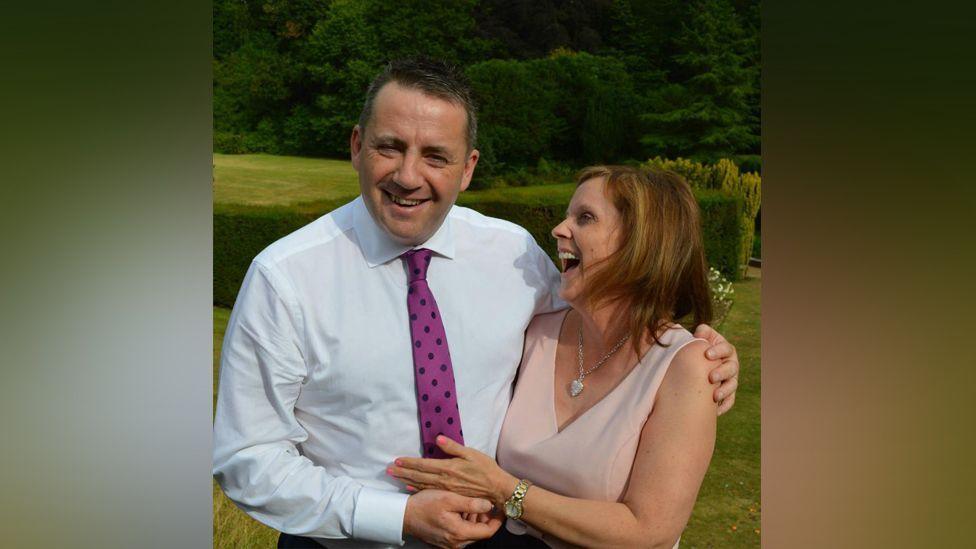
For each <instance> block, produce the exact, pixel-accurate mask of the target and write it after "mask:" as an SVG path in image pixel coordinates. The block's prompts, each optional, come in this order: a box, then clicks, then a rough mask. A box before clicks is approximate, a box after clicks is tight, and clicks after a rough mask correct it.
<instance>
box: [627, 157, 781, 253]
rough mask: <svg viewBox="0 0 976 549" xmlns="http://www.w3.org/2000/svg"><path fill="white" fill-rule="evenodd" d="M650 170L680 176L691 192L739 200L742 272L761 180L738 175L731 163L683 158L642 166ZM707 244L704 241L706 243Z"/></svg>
mask: <svg viewBox="0 0 976 549" xmlns="http://www.w3.org/2000/svg"><path fill="white" fill-rule="evenodd" d="M644 165H645V166H649V167H652V168H657V169H662V170H670V171H673V172H675V173H677V174H679V175H681V176H683V177H684V178H685V179H686V180H687V181H688V184H690V185H691V187H692V188H693V189H718V190H721V191H725V192H726V193H729V194H731V195H734V196H737V197H739V198H740V199H741V200H742V211H741V218H740V220H739V222H740V224H741V225H742V229H741V231H740V235H741V238H742V246H741V247H740V248H739V254H740V255H739V266H740V268H741V269H742V272H745V267H746V265H747V264H748V263H749V254H750V253H751V252H752V241H753V232H754V227H755V223H756V216H757V214H758V213H759V206H760V205H761V203H762V177H761V176H760V175H759V174H758V173H752V172H746V173H742V172H741V171H740V170H739V167H738V166H736V164H735V162H733V161H731V160H729V159H727V158H723V159H721V160H719V161H718V162H715V163H714V164H704V163H701V162H695V161H694V160H688V159H687V158H674V159H667V158H661V157H659V156H658V157H655V158H652V159H650V160H648V161H647V162H645V163H644ZM706 242H707V240H706Z"/></svg>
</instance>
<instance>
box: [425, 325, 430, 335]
mask: <svg viewBox="0 0 976 549" xmlns="http://www.w3.org/2000/svg"><path fill="white" fill-rule="evenodd" d="M424 333H425V334H429V333H430V326H424Z"/></svg>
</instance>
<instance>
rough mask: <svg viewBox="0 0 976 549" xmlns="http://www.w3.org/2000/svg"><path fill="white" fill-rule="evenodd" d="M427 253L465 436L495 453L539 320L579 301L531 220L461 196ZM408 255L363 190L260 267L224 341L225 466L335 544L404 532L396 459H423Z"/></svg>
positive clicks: (257, 514)
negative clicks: (527, 338)
mask: <svg viewBox="0 0 976 549" xmlns="http://www.w3.org/2000/svg"><path fill="white" fill-rule="evenodd" d="M418 248H428V249H430V250H432V251H433V252H434V255H433V259H432V260H431V263H430V268H429V271H428V273H427V281H428V283H429V285H430V288H431V291H432V292H433V294H434V297H435V298H436V299H437V303H438V306H439V308H440V312H441V316H442V318H443V321H444V328H445V330H446V332H447V339H448V342H449V344H450V348H451V359H452V364H453V368H454V376H455V381H456V384H457V396H458V404H459V407H460V414H461V426H462V428H463V430H464V439H465V443H466V444H467V445H468V446H470V447H472V448H476V449H478V450H480V451H482V452H485V453H486V454H488V455H494V454H495V446H496V444H497V441H498V434H499V431H500V429H501V425H502V420H503V419H504V417H505V410H506V408H507V407H508V403H509V400H510V398H511V386H512V381H513V378H514V376H515V372H516V369H517V367H518V364H519V360H520V359H521V356H522V345H523V336H524V332H525V329H526V327H527V326H528V324H529V321H530V320H531V319H532V317H533V316H534V315H536V314H539V313H545V312H550V311H553V310H556V309H558V308H561V307H564V306H565V305H564V304H563V303H562V302H561V301H560V300H559V298H558V297H557V296H556V289H557V288H558V286H559V274H558V272H557V270H556V268H555V266H554V265H553V264H552V261H550V259H549V257H548V256H546V254H545V253H544V252H543V251H542V250H541V249H540V248H539V246H538V244H536V242H535V240H534V239H533V238H532V237H531V235H530V234H529V233H528V232H527V231H526V230H525V229H523V228H521V227H519V226H517V225H514V224H512V223H509V222H507V221H503V220H499V219H493V218H489V217H485V216H483V215H481V214H479V213H477V212H475V211H473V210H469V209H467V208H461V207H457V206H455V207H453V208H452V209H451V211H450V213H449V214H448V216H447V218H446V220H445V221H444V223H443V224H442V225H441V227H440V229H438V231H437V232H436V233H435V234H434V236H432V237H431V238H430V240H428V241H427V242H425V243H424V244H422V245H421V246H418ZM407 250H408V248H407V247H404V246H401V245H399V244H396V243H395V242H393V241H392V240H390V239H389V237H388V236H387V235H386V233H385V232H383V230H382V229H381V228H380V227H378V226H377V225H376V224H375V222H374V221H373V219H372V217H371V216H370V214H369V212H368V210H366V207H365V205H364V204H363V201H362V198H357V199H356V200H354V201H352V202H350V203H349V204H346V205H344V206H342V207H341V208H339V209H337V210H335V211H334V212H332V213H330V214H328V215H325V216H323V217H321V218H319V219H317V220H316V221H314V222H312V223H310V224H309V225H307V226H305V227H303V228H301V229H299V230H298V231H296V232H294V233H292V234H290V235H288V236H286V237H284V238H282V239H281V240H279V241H277V242H275V243H274V244H272V245H271V246H269V247H268V248H267V249H265V250H264V251H262V252H261V253H260V254H259V255H258V256H257V257H256V258H255V259H254V261H253V262H252V264H251V266H250V268H249V270H248V272H247V275H246V277H245V278H244V283H243V285H242V286H241V290H240V294H239V295H238V298H237V302H236V304H235V306H234V311H233V313H232V314H231V317H230V322H229V324H228V326H227V332H226V335H225V337H224V343H223V351H222V354H221V370H220V388H219V390H218V401H217V410H216V416H215V420H214V456H213V473H214V476H215V478H216V479H217V482H218V483H219V484H220V486H221V487H222V488H223V490H224V492H225V493H226V494H227V495H228V497H230V499H232V500H233V501H234V502H235V503H236V504H237V505H238V506H239V507H240V508H241V509H243V510H244V511H245V512H247V513H248V514H249V515H251V516H252V517H254V518H255V519H257V520H259V521H260V522H262V523H264V524H267V525H269V526H271V527H272V528H275V529H277V530H281V531H283V532H287V533H291V534H295V535H302V536H310V537H317V538H327V539H323V540H322V541H323V542H324V543H327V544H328V545H329V546H330V547H384V546H390V545H401V544H403V543H404V540H403V539H402V525H403V514H404V510H405V508H406V501H407V497H408V495H407V494H406V492H405V491H404V490H403V486H402V484H400V483H399V482H397V481H395V480H393V479H391V478H390V477H388V476H387V475H386V472H385V470H386V467H387V466H388V465H390V464H391V462H392V460H393V459H394V458H396V457H398V456H420V455H421V454H420V452H421V442H420V427H419V425H418V422H417V400H416V392H415V385H414V365H413V353H412V350H411V337H410V322H409V320H408V318H407V274H406V271H405V268H404V265H403V261H402V260H401V259H399V256H400V254H402V253H403V252H405V251H407ZM406 542H407V543H408V544H409V545H420V543H419V541H417V540H413V539H407V540H406Z"/></svg>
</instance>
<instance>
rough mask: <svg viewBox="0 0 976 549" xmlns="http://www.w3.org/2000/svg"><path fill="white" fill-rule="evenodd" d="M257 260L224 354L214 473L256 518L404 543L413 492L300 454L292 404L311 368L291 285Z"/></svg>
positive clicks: (299, 530) (302, 529) (292, 529)
mask: <svg viewBox="0 0 976 549" xmlns="http://www.w3.org/2000/svg"><path fill="white" fill-rule="evenodd" d="M285 284H286V283H284V282H283V281H281V280H279V279H278V278H277V277H276V276H275V274H274V273H272V272H271V271H270V270H269V269H267V268H265V267H264V266H262V265H260V264H258V263H252V264H251V268H250V269H249V270H248V273H247V276H246V277H245V279H244V284H243V286H242V287H241V291H240V295H239V296H238V299H237V302H236V304H235V307H234V312H233V314H232V315H231V319H230V323H229V324H228V326H227V332H226V335H225V338H224V345H223V349H222V353H221V371H220V388H219V390H218V399H217V410H216V414H215V418H214V455H213V474H214V478H215V479H216V480H217V482H218V483H219V484H220V486H221V487H222V488H223V490H224V492H225V493H226V494H227V496H228V497H229V498H230V499H232V500H233V501H234V502H236V503H237V505H238V506H239V507H241V509H243V510H244V511H245V512H247V513H248V514H249V515H251V516H252V517H253V518H255V519H256V520H258V521H260V522H262V523H264V524H267V525H269V526H271V527H273V528H275V529H278V530H281V531H283V532H287V533H291V534H297V535H305V536H313V537H324V538H352V537H355V538H361V539H369V540H374V541H381V542H387V543H393V544H399V543H401V541H402V538H401V536H402V531H401V530H402V517H403V514H404V510H405V508H406V505H407V496H406V495H405V494H398V493H395V492H386V491H382V490H376V489H372V488H366V487H364V486H362V484H360V483H359V482H357V481H356V480H355V479H353V478H350V477H346V476H334V475H331V474H329V473H328V472H327V471H326V470H325V468H324V467H321V466H318V465H315V464H313V463H312V462H311V461H310V460H309V459H308V458H306V457H304V456H302V455H300V454H299V453H298V450H297V448H296V444H299V443H301V442H302V441H304V440H306V439H307V438H308V435H307V433H306V432H305V430H304V429H303V428H302V426H301V425H300V424H299V423H298V421H297V420H296V419H295V414H294V407H295V401H296V400H297V399H298V395H299V392H300V390H301V387H302V383H303V381H304V380H305V377H306V375H307V370H306V365H305V360H304V356H303V347H304V345H303V342H302V339H301V337H300V336H299V334H300V333H301V330H300V328H299V327H300V325H301V322H302V319H301V317H300V316H299V313H298V310H297V306H296V304H295V303H294V302H293V299H292V297H291V295H290V293H289V292H288V287H287V286H286V285H285Z"/></svg>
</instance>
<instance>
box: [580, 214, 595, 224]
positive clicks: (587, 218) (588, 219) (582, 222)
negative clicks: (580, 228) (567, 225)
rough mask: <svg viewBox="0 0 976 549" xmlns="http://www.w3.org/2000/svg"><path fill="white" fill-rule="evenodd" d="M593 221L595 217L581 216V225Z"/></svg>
mask: <svg viewBox="0 0 976 549" xmlns="http://www.w3.org/2000/svg"><path fill="white" fill-rule="evenodd" d="M591 221H593V216H592V215H590V214H588V213H582V214H580V216H579V223H580V224H581V225H582V224H584V223H589V222H591Z"/></svg>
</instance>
